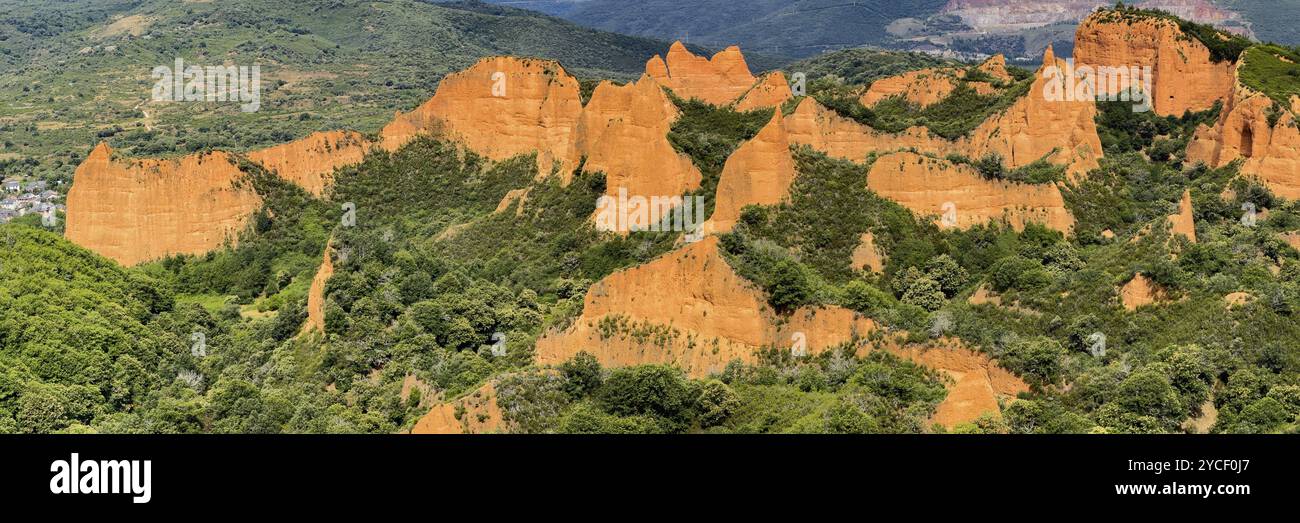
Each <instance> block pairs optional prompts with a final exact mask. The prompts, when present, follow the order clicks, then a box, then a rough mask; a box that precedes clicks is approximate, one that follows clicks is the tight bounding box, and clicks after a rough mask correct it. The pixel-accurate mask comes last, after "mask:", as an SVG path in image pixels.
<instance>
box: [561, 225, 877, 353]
mask: <svg viewBox="0 0 1300 523" xmlns="http://www.w3.org/2000/svg"><path fill="white" fill-rule="evenodd" d="M665 289H673V291H672V292H669V293H665V292H664V290H665ZM778 323H779V322H778V321H777V316H776V313H775V312H774V311H773V310H772V308H771V307H770V306H768V304H767V300H766V298H765V297H764V296H763V293H762V291H760V290H759V289H758V288H757V287H755V286H754V285H753V284H751V283H749V281H747V280H745V279H744V278H742V277H741V276H739V275H737V274H736V273H735V272H734V271H733V270H732V269H731V266H730V265H728V264H727V262H726V260H724V259H723V258H722V255H721V254H720V253H719V251H718V238H717V237H716V236H709V237H706V238H705V239H704V240H702V241H699V242H696V243H693V244H689V245H687V246H686V247H683V248H681V249H679V250H677V251H673V252H671V253H669V254H667V255H664V256H663V257H660V258H658V259H656V260H654V261H651V262H649V263H646V264H644V265H641V266H638V267H634V268H631V269H627V270H624V271H620V272H617V273H614V274H612V275H610V276H608V277H606V278H605V279H604V280H601V281H600V282H597V283H596V284H595V285H594V286H592V288H591V289H590V290H589V291H588V292H587V297H586V300H585V302H584V307H583V312H582V316H581V317H579V318H578V319H577V320H575V322H574V324H573V325H572V326H571V327H570V328H569V329H567V330H565V331H562V332H551V333H547V334H546V335H545V336H543V337H542V339H540V340H538V342H537V361H538V363H540V364H544V365H546V364H558V363H561V362H563V361H566V360H568V359H570V358H572V357H573V356H574V355H576V354H577V353H578V352H580V351H584V350H585V351H588V352H591V353H592V354H593V355H595V356H596V358H597V359H599V360H600V361H601V363H602V364H603V365H606V366H625V365H635V364H640V363H672V364H675V365H677V366H679V367H681V368H682V369H683V370H685V371H686V372H687V374H689V375H691V376H695V377H702V376H707V375H709V374H710V373H714V372H721V371H722V369H723V368H724V367H725V366H726V364H727V362H729V361H731V360H733V359H739V360H741V361H746V362H754V361H756V351H757V350H758V349H761V348H763V347H772V346H776V347H790V346H792V344H793V343H794V342H795V339H794V338H795V333H796V332H802V333H804V336H805V337H804V339H803V341H804V342H806V344H807V348H808V352H809V354H816V353H818V352H820V351H822V350H825V349H826V348H828V347H831V346H834V345H837V344H840V343H844V342H846V341H849V340H850V339H852V336H853V335H854V334H855V333H856V334H858V335H862V336H865V335H866V334H868V333H869V332H871V331H873V330H875V328H876V327H875V324H874V322H872V321H871V320H869V319H866V318H863V317H860V316H857V315H856V314H854V313H853V312H852V311H849V310H847V309H841V308H837V307H831V308H822V309H808V310H800V311H796V312H794V313H793V314H792V315H791V317H790V319H789V321H788V322H786V323H785V324H784V325H778Z"/></svg>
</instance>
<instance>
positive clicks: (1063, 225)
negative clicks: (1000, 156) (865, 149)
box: [867, 152, 1074, 232]
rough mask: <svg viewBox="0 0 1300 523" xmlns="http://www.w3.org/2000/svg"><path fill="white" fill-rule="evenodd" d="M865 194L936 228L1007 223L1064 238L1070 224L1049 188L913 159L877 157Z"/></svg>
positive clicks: (912, 155)
mask: <svg viewBox="0 0 1300 523" xmlns="http://www.w3.org/2000/svg"><path fill="white" fill-rule="evenodd" d="M867 188H869V189H871V190H872V191H874V192H876V193H877V194H879V195H881V196H883V197H885V198H889V199H891V200H893V201H896V202H898V203H899V204H901V205H903V206H904V207H907V208H908V209H910V210H911V211H912V212H914V213H916V214H918V215H935V216H937V218H936V221H937V222H938V223H939V224H940V226H941V227H957V228H963V229H964V228H967V227H970V226H973V225H978V224H982V223H985V222H988V221H990V220H1006V221H1007V222H1008V223H1010V224H1011V225H1012V226H1013V227H1015V228H1016V229H1017V230H1020V229H1023V228H1024V226H1025V224H1026V223H1029V222H1038V223H1041V224H1043V225H1046V226H1048V227H1050V228H1052V229H1056V230H1059V231H1063V232H1069V231H1070V229H1071V228H1072V227H1073V226H1074V218H1073V217H1072V216H1071V215H1070V212H1069V211H1068V210H1066V208H1065V200H1064V198H1062V196H1061V191H1060V189H1058V188H1057V186H1056V185H1054V184H1041V185H1030V184H1019V183H1011V182H1003V181H990V180H985V179H984V178H982V177H981V176H980V175H979V173H977V172H976V171H975V170H974V169H972V168H971V167H969V166H967V165H964V164H962V165H958V164H953V163H952V162H949V161H947V160H943V159H937V158H931V157H928V156H924V155H920V154H917V153H910V152H903V153H892V154H887V155H885V156H882V157H880V158H879V159H877V160H876V162H875V163H874V164H873V165H872V166H871V170H870V172H868V173H867Z"/></svg>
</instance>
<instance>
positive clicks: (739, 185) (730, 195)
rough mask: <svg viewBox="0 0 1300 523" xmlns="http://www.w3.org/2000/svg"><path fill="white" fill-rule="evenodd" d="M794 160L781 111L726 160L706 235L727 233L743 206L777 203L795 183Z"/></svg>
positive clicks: (776, 112)
mask: <svg viewBox="0 0 1300 523" xmlns="http://www.w3.org/2000/svg"><path fill="white" fill-rule="evenodd" d="M794 177H795V165H794V158H793V157H792V156H791V155H790V139H789V136H788V135H787V134H786V131H785V119H784V118H783V117H782V116H781V111H775V112H773V114H772V119H771V120H770V121H768V123H767V125H765V126H763V129H762V130H760V131H759V132H758V134H757V135H755V136H754V137H753V138H751V139H750V140H749V141H747V142H745V143H744V144H741V146H740V147H739V148H737V149H736V152H734V153H732V154H731V156H730V157H728V158H727V163H726V164H725V165H723V167H722V176H721V177H720V178H719V179H718V192H717V205H716V206H715V207H714V211H713V217H712V218H711V219H710V220H709V221H708V222H707V223H706V224H705V226H704V230H705V231H706V232H718V233H723V232H729V231H731V229H732V227H734V226H735V225H736V220H738V219H739V218H740V210H741V209H742V208H744V207H745V206H746V205H772V204H776V203H780V202H781V201H782V200H784V199H785V198H786V197H787V196H788V195H789V193H790V183H791V182H793V181H794Z"/></svg>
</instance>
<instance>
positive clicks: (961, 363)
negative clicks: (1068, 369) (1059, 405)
mask: <svg viewBox="0 0 1300 523" xmlns="http://www.w3.org/2000/svg"><path fill="white" fill-rule="evenodd" d="M890 352H891V353H893V354H895V355H897V356H901V357H903V358H906V359H908V360H910V361H912V362H913V363H917V364H919V365H922V366H925V367H929V368H931V369H935V370H937V371H939V372H941V373H943V374H944V375H946V376H947V377H948V378H949V379H951V380H952V383H950V384H949V385H948V387H947V388H948V397H946V398H944V400H943V401H942V402H941V403H939V406H938V408H936V409H935V412H934V416H932V417H931V418H930V421H931V422H933V423H938V424H940V425H943V426H944V427H947V428H952V427H955V426H957V425H960V424H962V423H969V422H971V421H974V420H977V419H979V418H980V417H981V416H984V415H991V416H993V417H995V418H1001V417H1002V404H1004V403H1008V402H1010V401H1012V400H1014V399H1015V398H1016V396H1018V395H1019V394H1020V393H1022V392H1029V385H1027V384H1026V383H1025V382H1024V381H1023V380H1021V379H1020V378H1018V377H1016V375H1014V374H1012V373H1011V372H1009V371H1007V370H1006V369H1004V368H1002V367H1000V366H998V364H997V363H996V362H995V361H993V360H990V359H989V357H988V356H986V355H984V354H982V353H980V352H977V351H974V350H971V349H969V348H967V347H965V346H964V345H963V344H962V343H961V342H960V341H959V340H955V339H945V340H941V341H940V342H937V343H936V344H933V345H926V346H915V345H914V346H909V347H903V348H898V349H892V350H890Z"/></svg>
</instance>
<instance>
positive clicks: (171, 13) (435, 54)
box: [0, 0, 668, 178]
mask: <svg viewBox="0 0 1300 523" xmlns="http://www.w3.org/2000/svg"><path fill="white" fill-rule="evenodd" d="M38 7H39V9H38ZM0 12H3V13H4V15H0V42H2V43H3V45H0V49H3V51H2V52H0V160H12V159H24V160H25V159H27V158H31V159H34V160H35V161H36V163H37V165H36V166H34V167H33V166H31V165H30V162H22V163H18V162H15V163H13V164H10V167H9V169H8V171H9V172H7V173H5V172H0V175H4V174H30V173H32V172H35V173H36V174H38V175H41V176H44V177H47V178H50V177H55V176H68V175H70V173H71V170H72V168H73V167H75V165H76V164H77V162H79V161H80V159H81V158H82V157H83V156H84V154H86V153H87V152H88V151H89V150H90V148H91V147H92V146H93V145H94V143H95V142H96V141H97V140H100V139H107V140H108V141H109V142H110V143H111V144H112V145H113V146H114V147H115V148H119V149H120V150H123V151H124V152H125V153H126V154H129V155H130V154H136V155H166V154H179V153H184V152H189V151H196V150H202V149H206V148H213V147H220V148H224V149H232V150H244V149H247V148H252V147H258V146H265V145H270V144H275V143H280V142H284V141H287V140H290V139H292V138H295V137H298V136H302V135H305V134H307V133H309V132H311V131H316V130H327V129H337V128H351V129H359V130H362V131H376V130H378V128H379V127H380V126H382V125H383V123H385V122H386V121H387V120H389V119H390V118H391V117H392V115H393V112H394V111H397V110H409V109H410V108H412V107H414V106H416V105H418V104H419V103H420V102H422V101H424V100H425V99H427V98H428V97H429V96H432V94H433V91H434V89H435V88H436V86H437V83H438V80H439V79H440V78H441V77H442V76H443V75H445V74H447V73H449V72H453V71H457V70H461V69H464V68H465V67H467V66H469V65H471V64H472V63H473V62H474V61H476V60H477V59H479V58H481V57H484V56H490V55H498V54H510V55H520V56H537V57H543V58H550V59H555V60H559V61H560V62H561V63H563V64H564V65H565V66H566V67H567V68H568V69H569V70H570V72H572V73H574V74H576V75H579V76H582V77H595V78H618V79H629V78H634V77H635V76H637V75H639V74H640V73H641V72H642V70H643V69H644V65H645V60H646V59H647V58H648V57H650V56H652V55H654V54H655V53H663V52H664V50H665V49H667V47H668V43H666V42H660V41H653V40H648V39H644V38H635V37H627V36H621V35H616V34H612V33H605V32H600V31H595V30H590V29H585V28H581V27H578V26H576V25H574V24H572V23H569V22H565V21H563V20H560V19H557V18H552V17H548V16H544V15H539V14H537V13H533V12H530V11H523V10H518V9H511V8H505V7H498V6H491V5H486V4H481V3H465V2H458V3H438V4H432V3H425V2H420V1H417V0H390V1H383V2H377V1H363V0H293V1H290V0H240V1H234V2H173V1H164V0H138V1H127V2H124V1H119V0H70V1H64V2H57V3H50V2H45V1H40V2H37V1H33V0H0ZM177 57H181V58H183V59H185V60H186V61H187V62H188V63H190V64H195V65H221V64H235V65H255V64H256V65H260V67H261V72H262V87H263V94H262V105H261V109H260V111H259V112H257V113H253V114H246V113H242V112H240V111H239V110H238V107H237V105H236V104H229V103H227V104H221V103H153V102H150V101H149V99H150V94H151V88H152V86H153V84H154V79H153V78H151V76H150V71H151V69H152V68H153V67H155V66H159V65H166V66H171V65H172V63H173V61H174V60H175V58H177Z"/></svg>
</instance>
